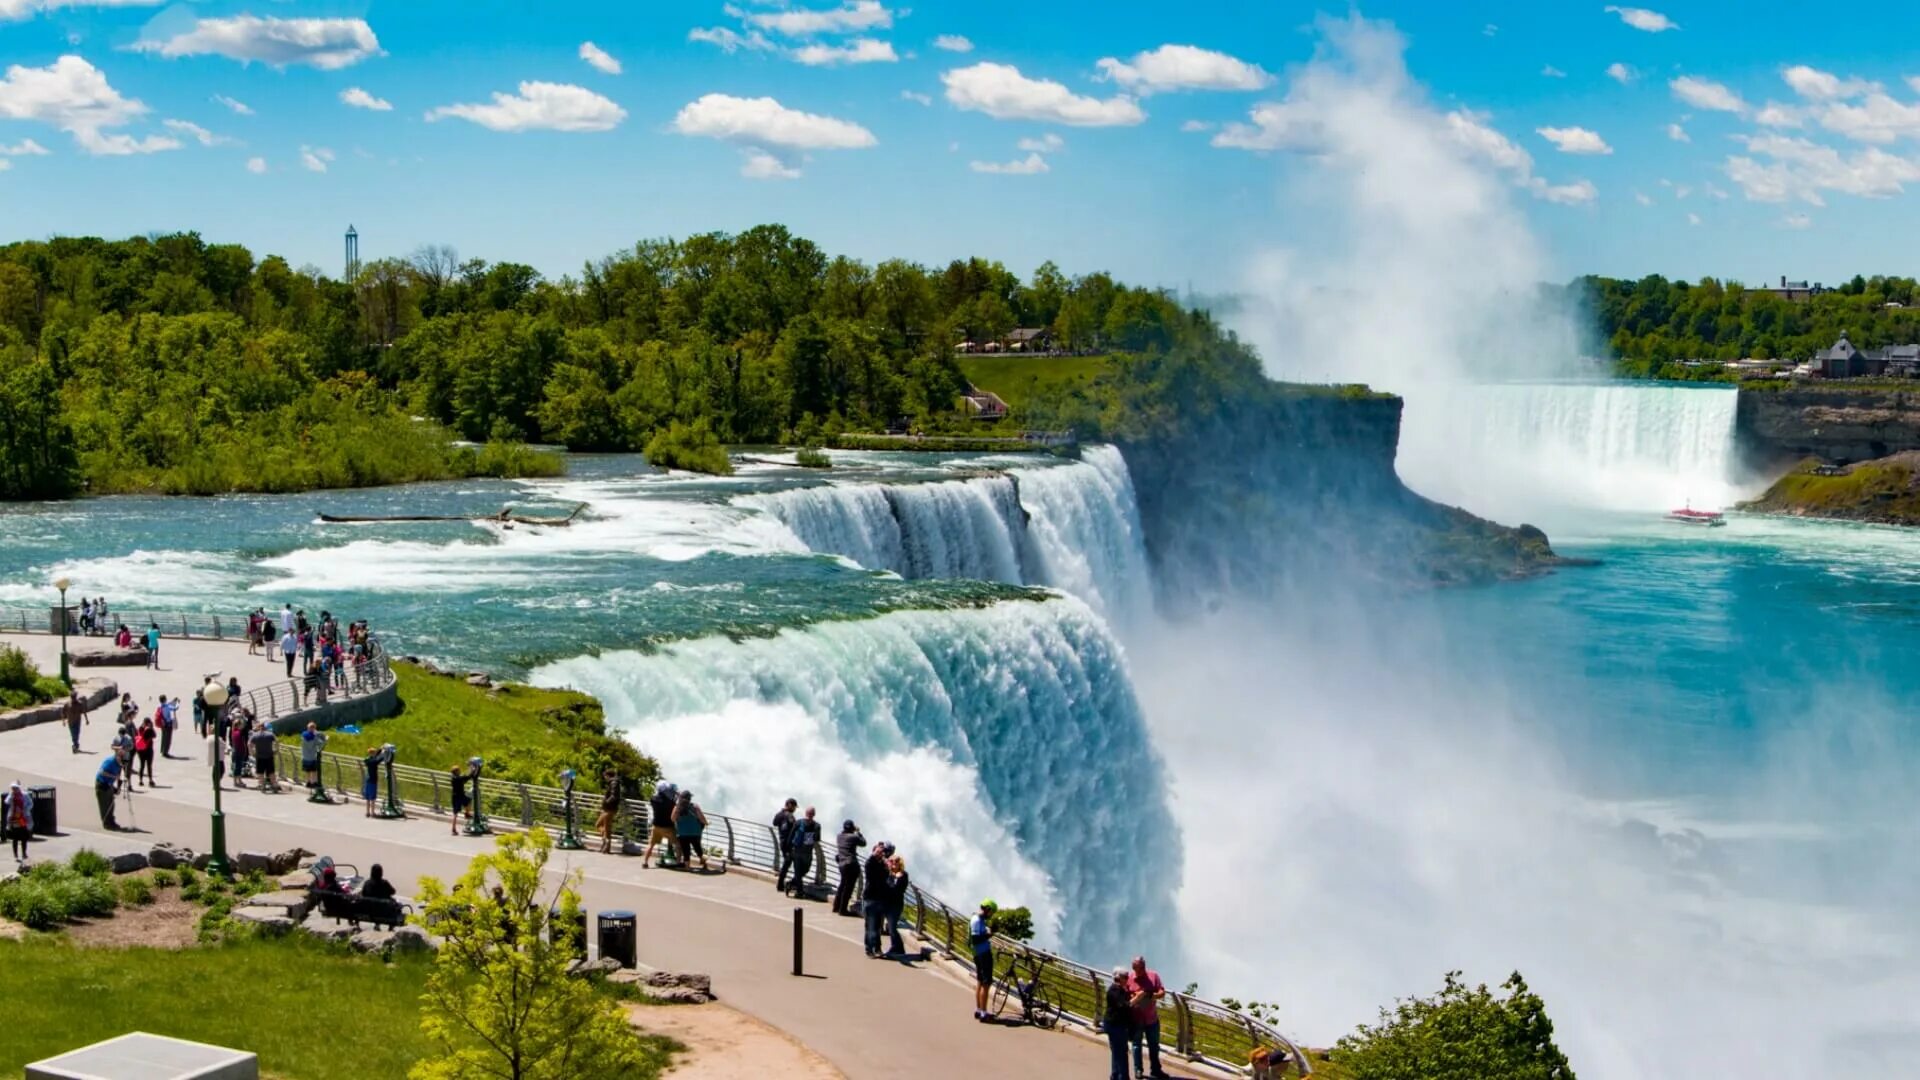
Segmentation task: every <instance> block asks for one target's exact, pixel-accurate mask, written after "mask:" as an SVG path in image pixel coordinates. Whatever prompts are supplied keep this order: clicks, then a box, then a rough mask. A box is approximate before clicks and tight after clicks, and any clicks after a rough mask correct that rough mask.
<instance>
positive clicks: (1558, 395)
mask: <svg viewBox="0 0 1920 1080" xmlns="http://www.w3.org/2000/svg"><path fill="white" fill-rule="evenodd" d="M1405 396H1406V403H1407V404H1406V412H1405V416H1404V419H1403V421H1402V437H1401V440H1400V458H1399V467H1400V475H1401V476H1402V477H1403V478H1404V479H1405V480H1406V481H1407V484H1408V485H1409V486H1411V487H1413V488H1414V489H1416V490H1418V491H1419V492H1420V493H1421V494H1423V495H1427V496H1430V497H1432V498H1436V499H1440V500H1441V501H1443V502H1452V503H1457V504H1459V505H1462V506H1465V507H1467V508H1468V509H1470V510H1473V511H1475V512H1477V513H1481V514H1487V515H1491V516H1494V517H1506V518H1510V519H1515V520H1535V515H1537V514H1538V513H1539V511H1540V507H1541V506H1543V505H1545V506H1560V507H1580V508H1591V509H1605V510H1634V511H1639V510H1668V509H1672V508H1674V507H1677V506H1681V505H1683V504H1687V503H1691V504H1692V505H1694V506H1696V507H1704V508H1708V509H1720V508H1722V507H1724V506H1727V505H1730V504H1731V503H1733V502H1735V501H1737V500H1738V499H1739V498H1741V497H1742V496H1743V492H1742V489H1741V483H1742V477H1741V476H1740V474H1739V466H1738V462H1737V457H1736V454H1735V444H1734V411H1735V406H1736V404H1737V402H1738V395H1737V394H1736V393H1735V392H1734V391H1733V390H1731V389H1728V388H1723V387H1692V386H1679V385H1672V384H1651V383H1530V384H1529V383H1496V384H1482V385H1470V384H1458V383H1456V384H1433V385H1420V386H1410V387H1407V388H1406V391H1405Z"/></svg>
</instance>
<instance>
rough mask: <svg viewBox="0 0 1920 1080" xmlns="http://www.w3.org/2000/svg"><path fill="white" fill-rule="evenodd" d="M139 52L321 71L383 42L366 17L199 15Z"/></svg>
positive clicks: (376, 50) (368, 53) (364, 55)
mask: <svg viewBox="0 0 1920 1080" xmlns="http://www.w3.org/2000/svg"><path fill="white" fill-rule="evenodd" d="M133 49H134V51H136V52H150V53H158V54H160V55H161V56H164V57H167V58H169V59H175V58H178V57H182V56H224V57H226V58H227V59H229V60H238V61H240V62H241V63H243V64H245V63H251V62H253V61H259V62H260V63H263V64H271V65H273V66H274V67H286V66H288V65H290V64H308V65H311V66H313V67H317V68H319V69H321V70H322V71H336V70H338V69H340V68H345V67H352V66H353V65H354V64H357V63H359V62H360V61H362V60H366V59H369V58H371V57H375V56H380V55H382V53H381V51H380V40H379V39H378V38H376V37H375V36H374V34H373V27H371V26H368V25H367V21H366V20H365V19H277V18H261V17H260V16H257V15H235V16H232V17H231V18H224V19H201V20H199V21H198V22H196V23H194V25H193V29H191V30H188V31H186V32H185V33H181V34H176V35H174V36H173V37H170V38H165V39H160V40H149V41H139V42H135V43H134V45H133Z"/></svg>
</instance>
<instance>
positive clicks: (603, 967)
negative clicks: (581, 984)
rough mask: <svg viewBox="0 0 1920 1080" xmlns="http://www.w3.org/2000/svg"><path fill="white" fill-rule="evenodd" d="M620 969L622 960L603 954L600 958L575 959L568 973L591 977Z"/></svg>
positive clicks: (608, 973)
mask: <svg viewBox="0 0 1920 1080" xmlns="http://www.w3.org/2000/svg"><path fill="white" fill-rule="evenodd" d="M619 970H620V961H618V960H615V959H614V958H613V957H611V956H603V957H601V958H600V959H598V960H575V961H574V962H573V963H572V964H571V965H569V966H568V968H567V974H569V975H578V976H580V977H581V978H591V977H592V976H595V975H600V976H607V975H611V974H613V973H614V972H616V971H619Z"/></svg>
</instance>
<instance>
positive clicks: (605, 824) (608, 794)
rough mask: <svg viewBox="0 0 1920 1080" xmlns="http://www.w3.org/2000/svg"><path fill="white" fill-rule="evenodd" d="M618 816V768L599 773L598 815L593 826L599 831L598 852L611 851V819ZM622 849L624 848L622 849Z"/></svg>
mask: <svg viewBox="0 0 1920 1080" xmlns="http://www.w3.org/2000/svg"><path fill="white" fill-rule="evenodd" d="M619 816H620V770H618V769H608V770H607V771H606V772H603V773H601V774H600V816H599V817H598V818H596V819H594V822H593V827H594V829H595V830H596V831H598V832H599V833H600V854H602V855H606V854H609V853H611V852H612V851H613V819H614V818H617V817H619ZM622 850H624V849H622Z"/></svg>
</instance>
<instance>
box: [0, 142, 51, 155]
mask: <svg viewBox="0 0 1920 1080" xmlns="http://www.w3.org/2000/svg"><path fill="white" fill-rule="evenodd" d="M51 153H53V151H51V150H49V149H47V148H46V147H44V146H41V145H40V144H39V143H37V142H34V141H33V140H32V139H21V140H20V141H19V142H17V143H14V144H13V145H12V146H0V157H45V156H46V155H48V154H51Z"/></svg>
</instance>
